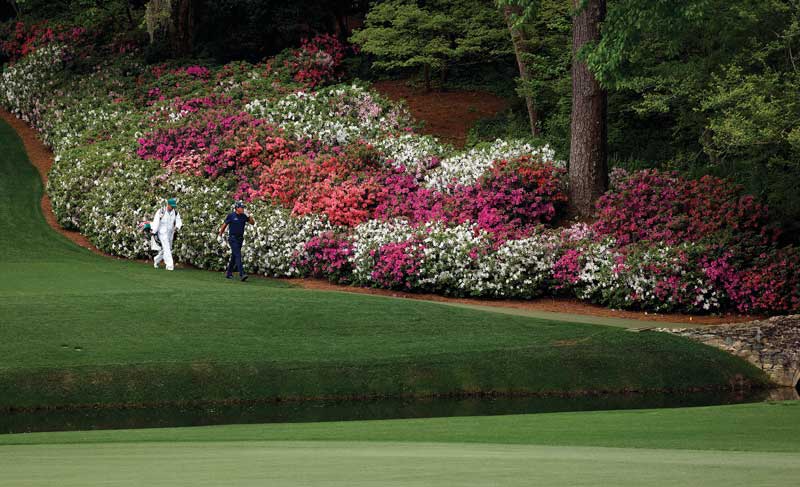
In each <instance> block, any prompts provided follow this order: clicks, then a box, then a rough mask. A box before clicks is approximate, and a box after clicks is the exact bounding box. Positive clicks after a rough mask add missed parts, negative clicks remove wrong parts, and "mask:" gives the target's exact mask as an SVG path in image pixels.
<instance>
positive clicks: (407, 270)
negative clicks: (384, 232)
mask: <svg viewBox="0 0 800 487" xmlns="http://www.w3.org/2000/svg"><path fill="white" fill-rule="evenodd" d="M424 250H425V248H424V247H423V246H422V244H420V243H419V242H417V241H414V240H407V241H405V242H390V243H387V244H384V245H382V246H381V247H380V248H378V250H377V251H373V252H374V253H373V255H372V257H374V259H375V264H374V266H373V269H372V273H371V274H370V278H371V279H372V281H373V282H374V283H375V284H377V285H378V286H380V287H385V288H389V289H405V290H412V289H415V288H416V287H417V282H416V281H417V279H418V276H419V272H420V268H419V267H420V262H421V261H422V257H423V255H424Z"/></svg>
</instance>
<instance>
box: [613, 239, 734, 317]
mask: <svg viewBox="0 0 800 487" xmlns="http://www.w3.org/2000/svg"><path fill="white" fill-rule="evenodd" d="M693 245H694V244H691V243H685V244H681V245H679V246H677V247H673V246H669V245H664V244H656V245H653V246H650V247H647V248H645V249H643V250H642V251H640V252H637V253H635V254H634V255H633V256H632V257H631V258H629V259H628V260H629V262H630V263H631V264H632V265H629V266H628V269H626V271H623V272H622V273H621V276H620V277H621V280H622V284H623V285H624V286H625V287H626V296H627V297H628V299H629V300H632V299H633V298H632V296H635V297H636V300H638V301H639V302H640V303H644V305H645V307H647V308H649V309H653V310H655V311H670V310H672V309H674V308H675V307H678V305H682V306H680V307H688V308H690V309H695V310H703V311H711V310H717V309H719V308H720V306H721V303H720V300H721V299H722V298H723V293H722V291H721V290H719V289H716V288H715V287H714V286H713V285H712V284H711V283H710V282H709V281H708V279H707V278H706V277H705V276H704V275H703V274H702V273H699V272H692V269H691V268H690V264H689V262H690V261H689V260H688V259H687V261H684V260H682V259H681V258H680V257H679V254H680V253H681V252H692V250H695V249H693ZM703 250H704V249H702V248H700V251H703ZM653 268H660V269H663V271H662V272H661V274H667V275H669V276H674V278H675V279H676V280H677V281H678V282H679V283H680V284H679V285H680V287H681V288H682V291H681V292H680V293H679V294H678V297H679V298H681V299H685V297H686V296H694V298H693V299H692V300H691V302H685V303H677V302H676V300H675V296H674V295H672V294H668V295H667V296H666V297H664V296H659V295H657V293H656V289H657V287H658V285H659V282H660V280H661V279H663V276H660V275H659V274H657V273H654V272H652V271H650V272H648V271H647V269H653Z"/></svg>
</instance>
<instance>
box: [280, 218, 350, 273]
mask: <svg viewBox="0 0 800 487" xmlns="http://www.w3.org/2000/svg"><path fill="white" fill-rule="evenodd" d="M352 254H353V247H352V244H351V243H350V241H348V240H347V239H346V238H344V237H342V236H340V235H337V234H336V233H334V232H332V231H326V232H323V233H322V234H320V235H316V236H314V237H312V238H311V239H310V240H309V241H308V242H306V244H305V246H304V250H303V252H300V253H298V254H296V256H295V258H294V262H293V265H294V266H296V267H297V268H299V269H300V270H301V272H302V273H303V274H306V275H310V276H314V277H323V278H327V279H329V280H331V281H333V282H342V283H346V282H349V280H350V275H351V274H352V265H351V263H350V260H349V257H350V256H351V255H352Z"/></svg>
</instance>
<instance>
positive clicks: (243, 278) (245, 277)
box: [239, 274, 250, 282]
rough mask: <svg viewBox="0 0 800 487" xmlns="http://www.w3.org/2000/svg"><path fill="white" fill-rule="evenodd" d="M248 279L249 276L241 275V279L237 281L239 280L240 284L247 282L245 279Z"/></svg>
mask: <svg viewBox="0 0 800 487" xmlns="http://www.w3.org/2000/svg"><path fill="white" fill-rule="evenodd" d="M248 277H250V276H248V275H247V274H245V275H243V276H242V277H240V278H239V280H240V281H242V282H244V281H246V280H247V278H248Z"/></svg>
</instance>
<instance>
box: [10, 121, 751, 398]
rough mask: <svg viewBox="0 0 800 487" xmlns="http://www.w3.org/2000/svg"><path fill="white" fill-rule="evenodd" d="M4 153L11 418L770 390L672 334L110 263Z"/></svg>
mask: <svg viewBox="0 0 800 487" xmlns="http://www.w3.org/2000/svg"><path fill="white" fill-rule="evenodd" d="M0 150H2V152H3V157H2V159H0V226H2V228H3V229H4V231H3V232H0V248H2V249H3V252H2V254H0V276H2V279H1V280H0V316H1V317H2V320H0V408H4V407H5V408H8V407H17V408H20V407H37V406H55V405H75V404H95V403H101V404H112V403H153V402H164V401H191V400H225V399H256V398H275V397H320V396H337V397H341V396H358V395H432V394H445V393H452V392H475V391H500V392H571V391H581V390H622V389H663V388H674V389H688V388H692V387H725V386H727V385H728V384H729V382H730V381H731V379H732V378H734V376H737V375H739V376H742V377H745V378H748V379H750V380H753V381H754V382H756V383H761V382H763V381H765V378H764V376H763V374H761V372H760V371H758V370H757V369H755V368H754V367H752V366H750V365H748V364H746V363H745V362H743V361H741V360H739V359H737V358H734V357H731V356H729V355H727V354H725V353H723V352H721V351H718V350H715V349H712V348H709V347H705V346H702V345H698V344H695V343H693V342H690V341H688V340H685V339H682V338H678V337H673V336H669V335H663V334H657V333H638V334H637V333H630V332H626V331H623V330H620V329H617V328H614V327H605V326H592V325H586V324H576V323H569V322H563V321H552V320H547V319H532V318H529V317H524V316H513V315H507V314H498V313H490V312H483V311H477V310H472V309H462V308H455V307H450V306H442V305H438V304H433V303H422V302H416V301H406V300H397V299H391V298H383V297H376V296H359V295H350V294H342V293H325V292H314V291H307V290H303V289H297V288H291V287H288V286H287V285H285V284H284V283H282V282H280V281H275V280H266V279H256V280H253V282H248V283H245V284H243V283H238V282H228V281H225V280H224V279H222V277H221V275H219V274H215V273H210V272H204V271H195V270H179V271H176V272H173V273H168V272H166V271H163V270H161V271H156V270H154V269H153V268H152V267H151V266H149V265H146V264H142V263H136V262H126V261H118V260H114V259H107V258H102V257H98V256H95V255H92V254H90V253H89V252H88V251H85V250H83V249H80V248H78V247H77V246H75V245H73V244H72V243H71V242H69V241H67V240H66V239H64V238H63V237H61V236H59V235H58V234H57V233H55V232H54V231H52V230H51V229H50V228H49V227H48V226H47V224H46V223H45V221H44V220H43V218H42V215H41V210H40V209H39V204H38V202H39V198H40V196H41V185H40V183H39V179H38V177H37V174H36V172H35V171H34V169H33V168H32V167H31V166H30V165H29V164H28V162H27V160H26V156H25V154H24V151H23V149H22V146H21V143H20V141H19V140H18V138H17V137H16V134H14V132H13V131H12V129H11V128H10V127H8V126H7V125H5V124H2V126H0ZM188 224H191V222H188Z"/></svg>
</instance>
